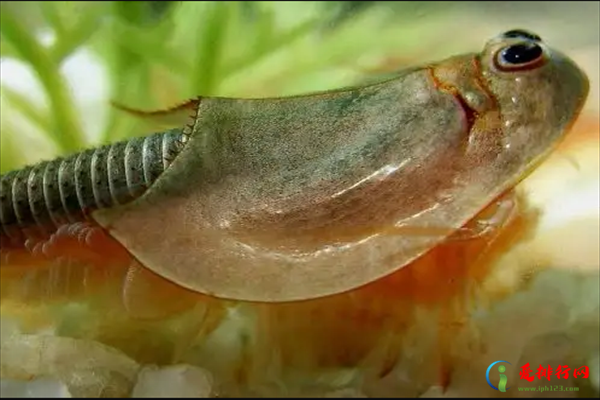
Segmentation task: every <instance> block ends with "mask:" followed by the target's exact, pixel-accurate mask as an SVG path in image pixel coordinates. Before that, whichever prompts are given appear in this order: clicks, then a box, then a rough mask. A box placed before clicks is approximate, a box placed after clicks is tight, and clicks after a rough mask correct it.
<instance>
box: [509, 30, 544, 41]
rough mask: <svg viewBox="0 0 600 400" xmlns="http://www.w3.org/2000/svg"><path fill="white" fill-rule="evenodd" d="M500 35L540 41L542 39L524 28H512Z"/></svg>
mask: <svg viewBox="0 0 600 400" xmlns="http://www.w3.org/2000/svg"><path fill="white" fill-rule="evenodd" d="M502 37H504V38H507V39H508V38H519V39H527V40H532V41H534V42H541V41H542V38H541V37H539V36H538V35H536V34H535V33H532V32H528V31H526V30H524V29H513V30H511V31H508V32H504V33H503V34H502Z"/></svg>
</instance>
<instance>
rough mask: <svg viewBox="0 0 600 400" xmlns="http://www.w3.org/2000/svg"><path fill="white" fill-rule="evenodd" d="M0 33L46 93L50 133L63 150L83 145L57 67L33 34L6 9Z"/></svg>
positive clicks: (0, 25)
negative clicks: (30, 68)
mask: <svg viewBox="0 0 600 400" xmlns="http://www.w3.org/2000/svg"><path fill="white" fill-rule="evenodd" d="M0 32H1V34H2V37H3V38H5V39H6V40H7V41H9V42H10V43H11V44H12V46H13V47H14V49H15V51H17V52H18V53H19V54H20V55H21V57H22V58H23V60H25V61H27V62H28V63H29V64H30V66H31V67H32V68H33V70H34V72H35V73H36V75H37V76H38V78H39V80H40V82H41V83H42V86H43V87H44V89H45V91H46V94H47V96H48V99H49V102H50V108H51V115H52V127H53V129H52V130H51V131H49V132H48V133H49V135H50V137H51V139H52V141H53V142H54V143H55V145H56V146H57V147H58V148H59V149H60V150H61V151H62V152H64V153H67V152H74V151H77V150H80V149H81V148H83V147H84V140H83V135H82V133H81V131H80V129H79V121H78V120H77V115H76V113H75V110H74V107H73V102H72V99H71V97H70V95H69V92H68V90H67V87H66V84H65V82H64V79H63V77H62V75H61V74H60V71H59V66H58V65H57V64H56V63H55V62H54V60H53V59H52V58H51V57H50V56H49V55H48V53H47V52H46V50H45V49H44V48H43V47H42V46H41V45H40V43H38V42H37V40H36V39H35V38H34V36H33V35H32V33H31V32H30V31H29V30H27V29H25V28H24V27H23V26H22V25H21V24H20V22H19V21H18V20H17V19H16V18H14V17H13V15H12V13H11V12H10V11H8V10H6V9H3V10H2V12H0Z"/></svg>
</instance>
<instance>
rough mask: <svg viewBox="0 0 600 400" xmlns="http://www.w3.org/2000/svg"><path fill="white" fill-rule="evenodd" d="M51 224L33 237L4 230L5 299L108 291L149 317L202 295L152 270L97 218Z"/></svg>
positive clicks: (49, 299) (0, 252) (78, 297)
mask: <svg viewBox="0 0 600 400" xmlns="http://www.w3.org/2000/svg"><path fill="white" fill-rule="evenodd" d="M48 228H49V227H48ZM47 230H48V231H50V232H51V233H49V234H47V235H46V236H45V237H36V238H29V239H24V238H21V239H15V238H9V237H8V236H6V235H4V234H2V235H0V261H1V268H0V278H1V283H0V287H1V293H0V298H1V299H2V300H8V301H12V302H17V303H23V304H28V305H32V304H38V303H44V304H50V303H53V302H65V301H82V300H85V299H86V298H87V297H89V296H96V295H104V296H108V297H110V301H111V302H115V303H119V304H120V305H121V306H122V307H123V311H125V312H127V313H129V314H130V315H131V316H132V317H134V318H146V319H148V318H163V317H166V316H169V315H172V314H174V313H178V312H181V311H183V310H185V309H187V308H189V307H191V306H192V305H193V304H194V303H195V302H197V301H198V300H199V298H200V295H197V294H195V293H192V292H189V291H188V290H186V289H183V288H181V287H179V286H177V285H175V284H174V283H172V282H169V281H167V280H165V279H163V278H161V277H159V276H157V275H155V274H153V273H152V272H150V271H148V270H147V269H146V268H144V267H143V266H142V265H140V263H139V262H138V261H137V260H136V259H135V258H134V257H133V256H131V254H130V253H129V252H128V251H127V249H125V248H124V247H123V246H122V245H121V244H120V243H119V242H117V241H116V240H115V239H113V238H112V237H111V236H110V235H109V234H108V233H107V232H106V231H105V230H104V229H103V228H101V227H100V226H98V225H96V224H95V223H93V222H92V221H83V222H77V223H74V224H65V225H62V226H60V227H59V228H58V229H56V228H55V229H47Z"/></svg>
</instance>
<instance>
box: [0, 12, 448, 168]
mask: <svg viewBox="0 0 600 400" xmlns="http://www.w3.org/2000/svg"><path fill="white" fill-rule="evenodd" d="M365 3H368V2H361V3H358V4H356V5H350V3H348V2H267V1H253V2H235V1H232V2H152V1H146V2H123V1H113V2H97V3H96V2H59V1H50V2H32V3H27V4H26V3H21V2H2V3H1V5H0V6H1V7H2V9H1V12H0V15H1V23H0V31H1V36H0V40H1V42H0V57H2V59H3V60H6V59H13V60H17V61H19V62H21V63H22V64H24V65H25V66H27V67H28V68H29V69H30V70H31V71H33V75H34V77H35V78H36V80H37V81H38V82H39V84H40V86H41V88H42V90H43V93H44V96H43V97H44V98H42V99H32V98H31V96H28V94H27V93H23V92H22V91H17V90H15V89H14V88H12V87H11V86H10V85H6V84H3V85H2V87H1V98H2V127H1V140H2V150H1V157H2V161H1V165H0V168H1V171H2V172H6V171H7V170H10V169H12V168H16V167H19V166H22V165H23V164H25V163H28V162H35V161H38V160H36V159H35V158H34V157H32V156H30V155H28V154H25V151H24V149H26V145H25V143H24V140H23V139H22V138H23V137H24V135H23V133H24V132H23V130H29V129H30V128H29V127H32V128H33V129H31V130H32V131H35V134H34V135H38V136H39V139H40V140H43V141H44V142H47V143H48V144H47V145H46V147H48V150H47V151H46V152H45V153H44V154H45V155H47V156H57V155H64V154H67V153H70V152H74V151H77V150H80V149H81V148H83V147H86V146H91V145H98V144H101V143H107V142H111V141H115V140H119V139H123V138H126V137H131V136H134V135H141V134H146V133H148V131H149V130H152V129H155V128H156V127H152V126H148V125H147V124H144V122H143V121H141V120H140V119H139V118H135V117H132V116H130V115H128V114H126V113H123V112H122V111H120V110H118V109H117V108H114V107H107V108H108V112H107V116H106V118H105V119H104V120H103V127H101V129H99V130H100V131H101V134H100V135H96V136H95V137H94V138H92V139H89V136H90V135H86V134H85V132H84V131H85V129H84V125H85V124H84V123H83V122H84V121H85V119H86V118H87V115H84V114H82V113H81V112H80V111H78V109H77V107H75V100H74V96H73V89H72V88H70V87H69V85H68V84H67V81H66V79H65V76H64V71H63V70H62V67H63V66H64V64H65V61H67V60H68V59H69V58H70V57H72V56H73V55H74V54H75V53H76V52H77V51H79V50H81V49H86V50H88V51H91V52H92V53H93V54H94V55H95V57H96V59H97V60H98V63H99V64H100V65H101V66H102V68H103V69H104V70H105V71H106V78H107V85H108V86H109V88H108V91H107V92H108V94H109V96H110V98H107V99H106V104H107V105H108V103H109V101H110V100H114V101H116V102H117V103H120V104H124V105H126V106H128V107H133V108H139V109H158V108H167V107H170V106H173V105H174V103H176V102H181V101H184V100H186V99H189V98H192V97H196V96H198V95H204V96H211V95H219V96H237V97H264V96H279V95H289V94H295V93H301V92H307V91H314V90H324V89H331V88H335V87H340V86H344V85H348V84H353V83H356V82H357V81H359V80H360V79H363V78H364V76H365V74H366V71H368V70H369V69H372V68H376V67H378V66H381V64H384V63H385V62H386V60H388V59H389V58H392V59H395V60H396V63H397V64H398V65H397V67H401V66H402V63H404V62H411V61H412V60H417V59H421V58H422V57H423V54H425V55H426V56H428V55H430V54H429V53H432V51H433V54H431V57H434V56H435V55H436V54H435V51H434V50H435V46H436V45H437V46H438V49H441V48H442V43H443V41H440V37H439V34H438V33H437V32H439V27H440V26H441V24H442V21H447V20H448V15H447V13H446V14H444V15H443V16H442V15H441V13H440V12H439V11H440V9H441V8H440V6H439V5H435V6H432V7H430V8H428V13H427V16H426V17H425V16H424V17H422V18H420V17H418V15H419V14H418V13H417V14H415V11H414V10H415V7H417V5H416V4H414V3H416V2H407V4H403V2H399V3H397V4H391V5H384V4H380V5H376V6H370V5H368V4H365ZM421 7H424V6H421ZM415 15H417V18H415ZM44 35H46V39H47V38H48V37H51V40H50V44H48V40H44ZM425 48H426V49H427V51H426V52H425V53H424V51H423V50H424V49H425ZM443 49H444V51H445V52H449V51H451V48H449V47H448V43H444V44H443ZM4 78H5V79H3V82H5V83H6V81H10V77H4ZM23 120H24V121H26V122H27V125H26V126H25V127H24V126H23V124H22V123H21V121H23ZM29 136H31V135H29ZM32 158H33V159H32Z"/></svg>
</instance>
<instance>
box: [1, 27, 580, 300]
mask: <svg viewBox="0 0 600 400" xmlns="http://www.w3.org/2000/svg"><path fill="white" fill-rule="evenodd" d="M587 92H588V81H587V78H586V76H585V74H584V73H583V72H582V71H581V70H580V69H579V68H578V67H577V65H575V64H574V63H573V62H572V61H571V60H570V59H568V58H567V57H566V56H564V55H562V54H561V53H559V52H557V51H555V50H552V49H550V48H548V47H547V46H546V45H545V44H544V43H543V42H542V40H541V39H540V38H539V37H538V36H537V35H534V34H531V33H529V32H526V31H522V30H513V31H509V32H506V33H504V34H502V35H500V36H498V37H496V38H494V39H492V40H490V41H489V42H488V43H487V44H486V46H485V47H484V49H483V50H482V51H481V52H480V53H474V54H465V55H460V56H457V57H453V58H450V59H447V60H445V61H441V62H439V63H433V64H429V65H425V66H422V67H419V68H411V69H410V70H405V71H400V72H398V73H397V75H396V76H394V77H393V78H392V79H387V80H385V81H382V82H378V83H374V84H369V85H366V86H360V87H351V88H345V89H341V90H334V91H329V92H322V93H312V94H308V95H302V96H293V97H284V98H271V99H232V98H208V97H201V98H199V99H198V100H195V101H193V102H191V103H189V104H187V105H186V106H183V107H181V108H179V111H182V110H184V111H185V110H188V108H189V110H190V111H191V112H192V114H193V116H194V118H193V121H192V123H191V124H189V125H188V126H185V127H182V128H181V129H175V130H171V131H168V132H165V133H158V134H154V135H152V136H148V137H145V138H138V139H133V140H131V141H128V142H122V143H116V144H112V145H108V146H105V147H101V148H98V149H93V150H88V151H85V152H82V153H80V154H76V155H72V156H70V157H67V158H64V159H59V160H56V161H50V162H43V163H40V164H38V165H35V166H32V167H27V168H24V169H22V170H18V171H13V172H9V173H7V174H6V175H3V176H2V186H1V190H2V192H1V205H2V206H1V214H0V217H1V225H2V251H3V252H7V251H8V250H7V249H9V248H13V247H15V246H22V247H26V246H25V243H26V242H27V240H28V238H31V237H33V236H35V235H41V234H38V233H35V232H38V231H42V230H48V229H50V230H51V232H50V233H49V235H53V234H56V232H58V231H59V230H60V229H61V226H63V225H64V224H72V223H76V222H77V221H80V220H82V219H84V218H90V219H92V220H94V221H95V222H97V223H98V224H100V225H101V226H102V227H104V228H105V229H106V230H107V232H109V234H110V235H111V236H112V237H113V238H115V239H116V240H117V241H118V242H120V243H121V244H122V245H123V247H124V248H126V249H127V250H128V251H129V252H130V253H131V255H132V256H133V257H135V258H136V259H137V260H138V261H139V262H140V263H141V264H142V265H143V266H144V267H145V268H148V269H150V270H151V271H153V272H155V273H156V274H158V275H160V276H162V277H164V278H166V279H168V280H170V281H172V282H174V283H176V284H178V285H180V286H183V287H185V288H188V289H191V290H193V291H196V292H200V293H204V294H209V295H214V296H217V297H222V298H229V299H239V300H250V301H266V302H277V301H291V300H301V299H310V298H316V297H320V296H326V295H331V294H335V293H339V292H343V291H347V290H350V289H353V288H356V287H359V286H361V285H364V284H367V283H369V282H372V281H374V280H376V279H378V278H380V277H383V276H385V275H387V274H390V273H392V272H393V271H396V270H398V269H399V268H402V267H403V266H405V265H407V264H408V263H410V262H411V261H412V260H414V259H415V258H417V257H419V256H421V255H422V254H424V253H425V252H427V251H428V250H430V249H431V248H433V247H434V246H436V245H437V244H439V243H441V242H442V241H444V240H445V239H447V237H448V236H449V235H451V234H452V233H453V232H455V231H456V230H457V229H459V228H460V227H461V226H463V225H464V224H465V223H466V222H467V221H468V220H470V219H471V218H472V217H473V216H474V215H476V214H477V213H478V212H479V211H480V210H482V209H483V208H484V207H485V206H486V205H488V204H490V203H491V202H492V201H493V200H494V199H496V198H498V197H499V196H500V195H502V194H503V193H504V192H506V191H507V190H509V189H511V188H512V187H513V186H514V185H515V184H517V183H518V182H519V181H520V180H521V179H523V178H524V177H525V176H526V174H528V173H529V172H530V171H531V170H532V168H533V167H535V166H536V165H538V164H539V162H540V161H541V160H542V159H543V158H544V157H545V156H547V155H548V153H549V152H550V151H551V150H552V149H553V148H554V147H555V145H556V144H557V143H558V142H559V141H560V139H561V138H562V137H563V136H564V135H565V134H566V132H567V131H568V129H569V127H570V125H571V124H572V123H573V121H574V120H575V118H576V117H577V115H578V113H579V111H580V109H581V108H582V105H583V103H584V101H585V99H586V97H587ZM40 251H41V252H44V249H43V248H42V250H40ZM3 260H4V259H3ZM8 264H9V262H8V261H3V267H4V266H5V265H8Z"/></svg>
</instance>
